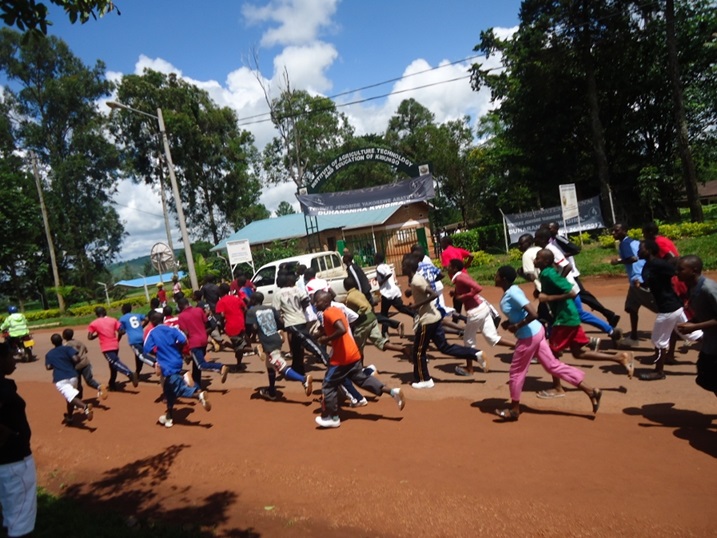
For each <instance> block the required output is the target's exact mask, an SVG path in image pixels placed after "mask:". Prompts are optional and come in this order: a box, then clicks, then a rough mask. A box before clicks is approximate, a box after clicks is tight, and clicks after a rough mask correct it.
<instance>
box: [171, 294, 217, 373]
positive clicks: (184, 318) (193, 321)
mask: <svg viewBox="0 0 717 538" xmlns="http://www.w3.org/2000/svg"><path fill="white" fill-rule="evenodd" d="M177 307H178V308H179V328H180V329H181V331H182V332H183V333H184V334H186V335H187V345H188V347H189V353H190V354H191V356H192V379H193V380H194V383H195V384H196V385H197V386H198V387H201V386H202V370H211V371H214V372H217V373H219V374H220V375H221V376H222V383H225V382H226V380H227V374H228V373H229V367H228V366H227V365H225V364H222V363H220V362H208V361H207V360H206V359H205V353H206V350H207V343H208V341H209V337H208V336H207V315H206V314H205V313H204V309H203V308H199V307H197V306H192V305H190V304H189V301H188V300H187V298H186V297H180V298H179V299H177Z"/></svg>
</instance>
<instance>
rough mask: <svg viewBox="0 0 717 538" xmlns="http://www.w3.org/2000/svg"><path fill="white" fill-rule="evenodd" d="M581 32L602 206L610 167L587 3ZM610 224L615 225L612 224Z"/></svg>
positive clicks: (607, 193)
mask: <svg viewBox="0 0 717 538" xmlns="http://www.w3.org/2000/svg"><path fill="white" fill-rule="evenodd" d="M582 14H583V17H582V18H583V24H582V27H583V30H582V32H581V39H580V41H581V43H580V48H581V49H582V50H581V55H582V60H583V67H584V69H585V79H586V80H585V81H586V83H587V85H586V92H587V93H586V98H587V102H588V108H589V113H590V141H591V143H592V148H593V156H594V158H595V167H596V169H597V176H598V182H599V184H600V199H601V200H602V201H603V203H604V204H609V203H610V167H609V166H608V161H607V153H606V151H605V131H604V129H603V125H602V121H601V120H600V104H599V102H598V90H597V81H596V79H595V64H594V62H593V57H592V53H591V52H590V49H591V47H592V37H591V35H590V11H589V6H588V3H587V1H585V2H583V4H582ZM612 224H615V223H614V222H613V223H612Z"/></svg>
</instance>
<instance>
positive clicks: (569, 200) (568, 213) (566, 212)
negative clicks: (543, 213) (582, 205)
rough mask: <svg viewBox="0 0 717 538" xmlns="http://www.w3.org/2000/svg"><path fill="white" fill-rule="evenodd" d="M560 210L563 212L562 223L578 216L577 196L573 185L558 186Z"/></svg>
mask: <svg viewBox="0 0 717 538" xmlns="http://www.w3.org/2000/svg"><path fill="white" fill-rule="evenodd" d="M560 208H561V209H562V211H563V221H566V220H570V219H574V218H575V217H579V216H580V211H579V210H578V195H577V193H576V192H575V183H567V184H565V185H560Z"/></svg>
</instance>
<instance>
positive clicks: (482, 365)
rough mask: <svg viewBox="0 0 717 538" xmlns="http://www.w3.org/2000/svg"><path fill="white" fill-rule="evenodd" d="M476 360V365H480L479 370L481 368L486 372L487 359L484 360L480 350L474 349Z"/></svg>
mask: <svg viewBox="0 0 717 538" xmlns="http://www.w3.org/2000/svg"><path fill="white" fill-rule="evenodd" d="M476 362H477V363H478V366H480V369H481V370H483V371H484V372H485V373H488V370H489V368H488V361H486V360H485V357H484V356H483V352H482V351H476Z"/></svg>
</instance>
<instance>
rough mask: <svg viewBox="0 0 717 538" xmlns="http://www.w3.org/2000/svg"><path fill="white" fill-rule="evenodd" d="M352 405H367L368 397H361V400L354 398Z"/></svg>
mask: <svg viewBox="0 0 717 538" xmlns="http://www.w3.org/2000/svg"><path fill="white" fill-rule="evenodd" d="M350 405H351V407H366V406H367V405H368V400H367V399H366V398H361V399H360V400H352V401H351V404H350Z"/></svg>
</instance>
